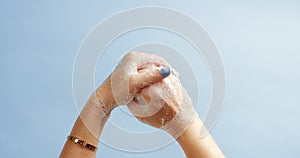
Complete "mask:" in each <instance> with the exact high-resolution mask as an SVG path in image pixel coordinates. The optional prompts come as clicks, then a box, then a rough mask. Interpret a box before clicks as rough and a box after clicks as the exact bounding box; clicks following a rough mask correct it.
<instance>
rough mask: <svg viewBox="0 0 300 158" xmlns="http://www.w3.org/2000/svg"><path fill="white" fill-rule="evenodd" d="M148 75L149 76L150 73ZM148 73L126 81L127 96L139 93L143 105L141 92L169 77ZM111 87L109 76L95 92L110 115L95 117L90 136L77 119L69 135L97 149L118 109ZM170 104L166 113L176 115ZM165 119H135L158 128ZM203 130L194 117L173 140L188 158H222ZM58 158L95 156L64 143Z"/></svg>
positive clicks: (84, 149)
mask: <svg viewBox="0 0 300 158" xmlns="http://www.w3.org/2000/svg"><path fill="white" fill-rule="evenodd" d="M131 55H132V56H134V55H135V54H131ZM129 62H130V61H129ZM156 65H157V64H156ZM137 69H138V68H137ZM149 71H151V72H150V73H149ZM149 71H148V72H147V71H146V73H144V72H145V71H140V72H139V73H138V74H135V75H132V76H131V77H130V81H129V89H130V95H132V96H135V94H137V93H140V94H141V95H143V96H144V98H146V100H145V101H146V103H147V102H149V101H150V100H149V99H147V98H149V96H147V93H144V92H143V91H145V92H146V91H147V88H148V87H149V86H151V85H152V84H155V83H160V82H162V81H163V80H164V79H165V78H166V80H167V77H168V76H162V75H161V73H160V71H159V70H158V69H151V70H149ZM145 83H146V84H145ZM111 86H112V85H111V76H109V77H108V78H107V79H106V80H105V82H104V83H103V84H102V85H101V86H100V87H99V88H98V89H97V90H96V91H95V93H96V96H97V98H99V100H101V102H102V103H103V104H104V105H105V106H107V107H106V109H109V113H108V114H107V116H106V117H97V116H95V118H97V119H98V120H96V122H98V123H94V124H92V126H96V128H95V129H96V130H97V131H93V133H91V132H90V130H89V129H88V128H87V127H86V125H85V124H84V122H83V120H82V119H81V117H78V118H77V120H76V122H75V125H74V127H73V129H72V131H71V133H70V135H72V136H75V137H77V138H80V139H81V140H85V141H86V142H88V143H90V144H93V145H95V146H97V145H98V141H99V139H100V137H101V133H102V130H103V127H104V125H105V123H106V121H107V119H108V118H109V116H110V112H111V111H112V110H113V109H114V108H115V107H117V106H118V105H117V103H116V101H115V99H114V96H113V92H112V87H111ZM174 97H176V96H174ZM172 104H174V102H172V101H170V102H169V101H166V103H165V105H164V106H166V107H168V108H167V109H169V110H170V109H171V110H172V109H174V111H176V109H175V108H176V106H178V105H175V106H174V105H172ZM86 106H87V105H86ZM92 107H93V108H95V109H92V111H99V109H98V108H97V107H96V106H92ZM164 109H165V108H164ZM85 110H86V108H83V111H82V113H84V112H86V111H85ZM90 110H91V109H89V112H90ZM89 115H91V116H90V117H93V115H97V112H90V113H89ZM164 115H168V113H166V112H164V111H163V110H161V111H159V112H158V113H157V114H155V115H153V116H151V117H148V118H146V117H145V118H138V119H139V120H140V121H142V122H143V121H147V120H148V121H150V123H149V122H148V124H149V125H151V126H154V127H158V128H159V125H158V120H159V119H160V117H163V116H164ZM164 117H167V118H170V119H172V118H171V117H170V116H164ZM156 120H157V122H156ZM99 122H100V123H99ZM202 127H203V124H202V121H201V119H200V118H199V117H198V115H196V117H195V118H194V119H193V121H192V122H191V124H190V125H189V127H188V128H187V130H185V131H184V132H183V133H182V134H181V135H180V136H179V137H175V138H176V140H177V142H178V143H179V145H180V146H181V148H182V149H183V151H184V152H185V154H186V156H187V157H188V158H215V157H216V158H222V157H225V156H224V155H223V153H222V151H221V150H220V148H219V147H218V145H217V144H216V143H215V141H214V140H213V138H212V137H211V135H210V134H208V135H207V136H205V137H204V138H199V133H200V129H201V128H202ZM95 133H97V134H95ZM171 135H172V134H171ZM60 157H61V158H80V157H85V158H95V157H96V152H93V151H91V150H88V149H86V148H83V147H82V146H80V145H78V144H75V143H74V142H72V141H67V142H66V143H65V146H64V148H63V150H62V152H61V155H60Z"/></svg>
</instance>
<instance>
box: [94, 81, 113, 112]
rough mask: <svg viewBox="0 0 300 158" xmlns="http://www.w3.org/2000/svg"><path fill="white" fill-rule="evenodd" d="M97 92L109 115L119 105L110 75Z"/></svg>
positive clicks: (103, 109) (102, 105)
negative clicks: (113, 91)
mask: <svg viewBox="0 0 300 158" xmlns="http://www.w3.org/2000/svg"><path fill="white" fill-rule="evenodd" d="M95 94H96V97H97V99H98V101H99V102H100V104H101V108H102V111H103V112H104V113H105V114H107V115H109V114H110V113H111V111H112V110H113V109H114V108H115V107H116V106H117V104H116V102H115V99H114V97H113V94H112V89H111V80H110V77H108V78H107V79H106V80H105V81H104V82H103V84H102V85H101V86H100V87H99V88H98V89H97V90H96V92H95Z"/></svg>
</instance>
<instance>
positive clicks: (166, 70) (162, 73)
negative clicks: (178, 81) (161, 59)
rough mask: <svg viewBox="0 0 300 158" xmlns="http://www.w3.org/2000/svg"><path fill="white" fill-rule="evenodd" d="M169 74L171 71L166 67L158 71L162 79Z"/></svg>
mask: <svg viewBox="0 0 300 158" xmlns="http://www.w3.org/2000/svg"><path fill="white" fill-rule="evenodd" d="M170 73H171V71H170V68H168V67H162V68H161V69H160V75H161V76H163V77H166V76H169V75H170Z"/></svg>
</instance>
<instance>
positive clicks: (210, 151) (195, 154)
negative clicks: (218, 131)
mask: <svg viewBox="0 0 300 158" xmlns="http://www.w3.org/2000/svg"><path fill="white" fill-rule="evenodd" d="M203 126H204V124H203V123H202V121H201V120H200V118H199V117H198V116H196V118H195V119H194V120H193V122H192V124H191V126H190V127H189V128H188V129H187V130H186V131H185V132H184V133H183V134H182V135H181V136H180V137H178V138H177V142H178V143H179V144H180V146H181V147H182V149H183V150H184V152H185V154H186V156H187V158H223V157H225V156H224V155H223V153H222V151H221V150H220V148H219V147H218V145H217V144H216V143H215V141H214V140H213V138H212V137H211V135H210V134H208V135H206V136H205V137H203V138H202V137H200V130H201V128H202V127H203Z"/></svg>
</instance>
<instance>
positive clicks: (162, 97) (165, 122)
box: [128, 65, 196, 138]
mask: <svg viewBox="0 0 300 158" xmlns="http://www.w3.org/2000/svg"><path fill="white" fill-rule="evenodd" d="M149 67H155V65H148V67H147V69H149ZM143 71H145V70H143V69H141V70H140V73H142V72H143ZM128 108H129V109H130V111H131V112H132V113H133V115H135V116H136V117H137V119H139V120H140V121H141V122H143V123H146V124H148V125H150V126H153V127H156V128H161V129H164V130H166V131H167V132H169V133H170V134H171V135H172V136H173V137H176V138H177V137H178V136H180V135H181V134H182V133H183V132H184V131H185V130H186V129H187V128H188V127H189V125H190V124H191V122H192V120H193V118H194V116H195V115H196V112H195V110H194V108H193V106H192V102H191V100H190V97H189V96H188V95H187V93H186V91H185V90H184V88H183V87H182V85H181V83H180V80H179V77H178V75H177V73H176V72H175V71H174V70H172V72H171V74H170V75H169V76H168V77H166V78H165V79H163V80H162V81H161V82H159V83H156V84H152V85H150V86H148V87H146V88H144V89H142V90H141V91H140V92H139V93H137V94H136V95H135V97H134V98H133V101H132V102H130V103H129V104H128Z"/></svg>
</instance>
